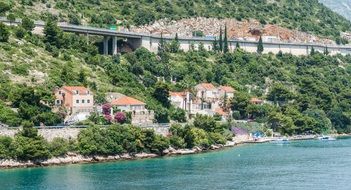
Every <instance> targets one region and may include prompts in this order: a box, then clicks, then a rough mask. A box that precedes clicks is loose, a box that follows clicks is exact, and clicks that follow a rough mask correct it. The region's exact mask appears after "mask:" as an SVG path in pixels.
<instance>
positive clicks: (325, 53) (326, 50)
mask: <svg viewBox="0 0 351 190" xmlns="http://www.w3.org/2000/svg"><path fill="white" fill-rule="evenodd" d="M324 55H329V51H328V46H326V47H325V49H324Z"/></svg>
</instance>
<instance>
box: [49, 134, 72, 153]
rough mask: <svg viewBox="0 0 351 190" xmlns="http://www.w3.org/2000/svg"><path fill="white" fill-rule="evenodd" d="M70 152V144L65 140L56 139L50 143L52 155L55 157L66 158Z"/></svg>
mask: <svg viewBox="0 0 351 190" xmlns="http://www.w3.org/2000/svg"><path fill="white" fill-rule="evenodd" d="M69 150H70V143H69V141H68V140H66V139H64V138H59V137H56V138H54V139H53V140H52V141H51V142H50V143H49V151H50V154H51V155H52V156H54V157H57V156H64V155H65V154H66V153H67V152H68V151H69Z"/></svg>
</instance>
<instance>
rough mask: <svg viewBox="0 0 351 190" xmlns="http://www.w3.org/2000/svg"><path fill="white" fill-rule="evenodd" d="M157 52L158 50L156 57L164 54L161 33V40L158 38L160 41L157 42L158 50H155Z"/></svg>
mask: <svg viewBox="0 0 351 190" xmlns="http://www.w3.org/2000/svg"><path fill="white" fill-rule="evenodd" d="M157 50H158V52H157V53H158V55H161V54H162V53H164V51H165V41H164V39H163V35H162V32H161V38H160V41H159V43H158V48H157Z"/></svg>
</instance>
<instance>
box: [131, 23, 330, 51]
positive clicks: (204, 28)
mask: <svg viewBox="0 0 351 190" xmlns="http://www.w3.org/2000/svg"><path fill="white" fill-rule="evenodd" d="M224 26H227V28H228V36H229V38H231V39H234V38H235V39H246V40H258V38H259V36H261V35H262V36H271V37H274V38H276V39H277V40H280V41H285V42H315V43H325V44H332V43H333V41H332V40H330V39H322V38H319V37H316V36H314V35H311V34H308V33H306V32H300V31H297V30H290V29H287V28H283V27H280V26H277V25H272V24H266V25H262V24H261V23H260V22H258V21H257V20H245V21H237V20H235V19H217V18H204V17H198V18H190V19H181V20H178V21H170V20H166V19H163V20H159V21H156V22H155V23H153V24H151V25H144V26H139V27H132V28H131V31H133V32H140V33H149V34H155V35H160V34H161V33H163V35H164V36H174V34H176V33H178V35H179V36H184V37H191V36H193V32H194V31H201V32H203V34H204V35H205V36H218V35H219V31H220V28H221V27H222V29H223V30H224Z"/></svg>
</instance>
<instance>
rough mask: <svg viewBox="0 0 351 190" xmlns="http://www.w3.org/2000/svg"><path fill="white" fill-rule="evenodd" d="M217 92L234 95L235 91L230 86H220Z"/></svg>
mask: <svg viewBox="0 0 351 190" xmlns="http://www.w3.org/2000/svg"><path fill="white" fill-rule="evenodd" d="M218 90H219V91H223V92H226V93H234V92H235V90H234V88H232V87H230V86H220V87H219V88H218Z"/></svg>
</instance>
